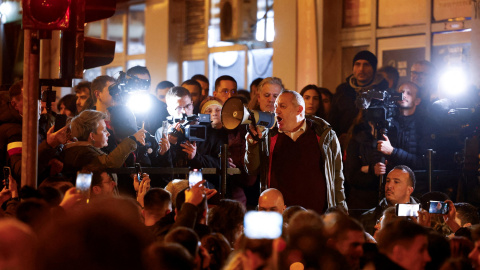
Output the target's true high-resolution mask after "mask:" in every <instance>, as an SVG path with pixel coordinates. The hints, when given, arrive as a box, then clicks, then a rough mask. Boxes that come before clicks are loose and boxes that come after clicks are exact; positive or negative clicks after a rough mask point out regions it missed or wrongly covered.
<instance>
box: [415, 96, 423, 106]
mask: <svg viewBox="0 0 480 270" xmlns="http://www.w3.org/2000/svg"><path fill="white" fill-rule="evenodd" d="M421 102H422V99H421V98H416V99H415V106H418V105H420V103H421Z"/></svg>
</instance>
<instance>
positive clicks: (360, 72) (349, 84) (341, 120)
mask: <svg viewBox="0 0 480 270" xmlns="http://www.w3.org/2000/svg"><path fill="white" fill-rule="evenodd" d="M376 71H377V57H376V56H375V55H374V54H373V53H371V52H369V51H361V52H359V53H357V54H356V55H355V57H354V58H353V73H352V75H350V76H348V77H347V80H346V82H344V83H342V84H340V85H339V86H338V87H337V90H336V91H335V94H334V95H333V100H332V111H331V112H330V116H331V117H330V119H328V121H329V122H330V124H331V125H332V128H333V130H334V131H335V132H336V133H337V136H338V137H339V140H340V144H342V145H343V142H344V141H345V139H344V138H345V137H346V135H344V134H346V133H347V132H348V130H349V128H350V126H351V125H352V123H353V120H354V119H355V117H356V116H357V115H358V113H359V109H358V108H357V106H356V105H355V100H356V97H357V93H358V92H360V91H363V90H367V89H375V90H385V89H387V88H388V82H387V81H386V80H385V79H384V78H383V76H382V75H381V74H378V73H377V72H376ZM342 135H343V136H342Z"/></svg>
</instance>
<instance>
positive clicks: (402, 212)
mask: <svg viewBox="0 0 480 270" xmlns="http://www.w3.org/2000/svg"><path fill="white" fill-rule="evenodd" d="M395 207H396V209H395V210H396V211H395V212H396V215H397V216H399V217H418V211H419V210H420V204H419V203H399V204H397V205H396V206H395Z"/></svg>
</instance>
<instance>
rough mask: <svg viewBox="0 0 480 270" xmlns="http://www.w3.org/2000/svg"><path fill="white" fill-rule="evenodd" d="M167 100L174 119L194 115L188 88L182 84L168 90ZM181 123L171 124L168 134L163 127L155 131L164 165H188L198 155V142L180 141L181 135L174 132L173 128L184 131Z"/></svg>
mask: <svg viewBox="0 0 480 270" xmlns="http://www.w3.org/2000/svg"><path fill="white" fill-rule="evenodd" d="M166 101H167V110H168V113H169V114H170V116H172V117H173V118H174V119H179V118H183V116H184V115H186V116H192V115H193V102H192V98H191V95H190V92H189V91H188V90H187V89H185V88H183V87H181V86H177V87H173V88H171V89H170V90H168V92H167V96H166ZM180 125H181V123H180V122H177V123H174V124H172V125H169V127H168V135H165V134H167V131H164V130H163V127H160V128H159V129H158V130H157V131H156V132H155V138H156V140H157V142H158V144H159V146H160V149H159V154H160V156H159V158H160V164H161V165H162V166H165V167H188V166H189V165H191V163H192V160H193V159H194V158H195V157H196V155H197V143H196V142H193V143H192V142H190V141H188V140H185V141H180V140H179V136H177V135H176V134H174V133H175V132H173V130H172V129H176V130H177V131H178V132H179V133H182V132H184V131H182V130H181V126H180ZM180 139H181V138H180ZM202 166H204V164H202Z"/></svg>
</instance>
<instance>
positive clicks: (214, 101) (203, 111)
mask: <svg viewBox="0 0 480 270" xmlns="http://www.w3.org/2000/svg"><path fill="white" fill-rule="evenodd" d="M212 105H216V106H220V107H222V103H220V102H218V101H217V100H215V99H212V100H209V101H207V102H205V104H203V106H202V108H201V110H200V113H201V114H205V111H206V110H207V109H208V107H210V106H212Z"/></svg>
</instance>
